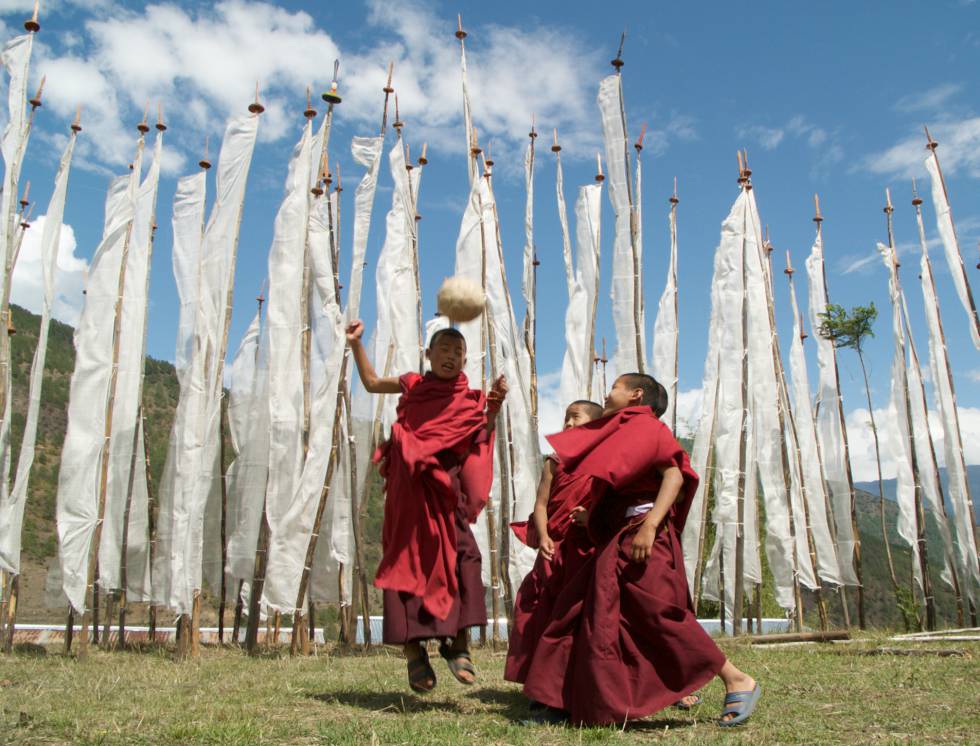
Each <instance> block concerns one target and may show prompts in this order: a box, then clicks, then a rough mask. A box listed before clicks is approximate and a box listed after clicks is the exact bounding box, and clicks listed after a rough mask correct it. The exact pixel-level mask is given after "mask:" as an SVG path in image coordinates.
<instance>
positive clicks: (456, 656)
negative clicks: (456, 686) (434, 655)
mask: <svg viewBox="0 0 980 746" xmlns="http://www.w3.org/2000/svg"><path fill="white" fill-rule="evenodd" d="M439 655H441V656H442V657H443V658H445V659H446V663H448V664H449V672H450V673H452V675H453V676H454V677H455V678H456V681H458V682H459V683H460V684H466V686H472V685H473V684H475V683H476V668H474V667H473V659H472V658H471V657H470V653H469V651H468V650H460V651H455V650H453V649H452V647H451V646H449V645H447V644H446V643H442V644H441V645H440V646H439ZM461 671H466V672H467V673H468V674H470V676H472V677H473V678H472V679H466V678H463V677H462V676H461V675H460V672H461Z"/></svg>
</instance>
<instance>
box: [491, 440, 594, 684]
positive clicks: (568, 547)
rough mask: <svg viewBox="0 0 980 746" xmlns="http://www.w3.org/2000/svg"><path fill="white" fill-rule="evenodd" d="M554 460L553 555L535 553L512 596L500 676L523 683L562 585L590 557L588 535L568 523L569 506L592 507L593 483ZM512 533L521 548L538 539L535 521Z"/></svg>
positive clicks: (551, 502) (551, 498)
mask: <svg viewBox="0 0 980 746" xmlns="http://www.w3.org/2000/svg"><path fill="white" fill-rule="evenodd" d="M549 459H550V460H551V461H552V462H553V468H554V477H553V478H552V482H551V493H550V494H549V495H548V508H547V510H548V536H549V537H551V539H552V540H553V541H554V544H555V550H554V557H553V558H552V559H551V560H548V559H546V558H545V557H544V555H542V554H538V557H537V559H536V560H535V562H534V567H532V568H531V571H530V572H529V573H528V574H527V575H526V576H525V578H524V581H523V582H522V583H521V587H520V589H519V590H518V591H517V596H516V597H515V598H514V623H513V627H512V629H511V630H510V632H509V635H508V639H509V643H508V649H507V664H506V666H505V668H504V678H505V679H506V680H507V681H516V682H518V683H523V682H524V680H525V678H526V677H527V669H528V667H529V666H530V664H531V659H532V658H533V656H534V649H535V646H536V645H537V642H538V640H539V639H540V637H541V633H542V632H543V631H544V629H545V627H546V626H547V624H548V622H549V621H551V611H552V607H553V606H554V602H555V599H557V597H558V594H559V593H560V592H561V589H562V587H563V586H564V584H565V579H566V578H568V577H571V576H572V575H574V573H575V572H576V571H577V570H578V568H579V567H581V566H582V565H583V564H584V563H585V561H586V560H587V559H588V558H589V557H590V556H591V555H592V550H593V544H592V540H591V539H590V538H589V535H588V532H587V531H586V529H585V528H584V527H582V526H578V525H576V524H575V523H573V522H572V517H571V512H572V509H573V508H576V507H579V506H581V507H583V508H586V509H590V508H591V506H592V499H593V496H594V492H593V485H594V484H595V481H594V480H593V479H592V477H591V476H589V475H583V474H580V473H577V472H574V473H573V472H568V471H567V470H566V469H564V468H563V467H562V465H561V463H559V462H558V459H557V458H556V457H554V456H551V457H549ZM511 528H512V529H513V530H514V534H515V535H516V536H517V538H518V539H520V540H521V541H522V542H523V543H524V544H526V545H527V546H529V547H531V548H532V549H537V548H538V546H539V541H540V537H539V536H538V532H537V529H536V527H535V525H534V520H533V518H529V519H528V520H527V521H521V522H519V523H512V524H511Z"/></svg>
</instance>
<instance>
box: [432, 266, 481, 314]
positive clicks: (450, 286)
mask: <svg viewBox="0 0 980 746" xmlns="http://www.w3.org/2000/svg"><path fill="white" fill-rule="evenodd" d="M486 304H487V296H486V294H485V293H484V292H483V288H481V287H480V286H479V284H477V283H476V282H474V281H473V280H471V279H469V278H468V277H461V276H459V275H457V276H455V277H447V278H446V279H445V280H443V283H442V287H440V288H439V294H438V295H437V296H436V305H437V307H438V309H439V313H441V314H442V315H443V316H448V317H449V319H450V320H452V321H456V322H460V321H472V320H473V319H475V318H477V317H478V316H479V315H480V314H481V313H483V309H484V307H485V306H486Z"/></svg>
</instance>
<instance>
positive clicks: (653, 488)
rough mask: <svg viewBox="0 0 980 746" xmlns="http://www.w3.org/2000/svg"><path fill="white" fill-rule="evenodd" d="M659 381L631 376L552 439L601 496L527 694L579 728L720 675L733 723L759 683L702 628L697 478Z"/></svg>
mask: <svg viewBox="0 0 980 746" xmlns="http://www.w3.org/2000/svg"><path fill="white" fill-rule="evenodd" d="M656 396H657V384H656V382H655V381H654V380H653V379H652V378H651V377H649V376H645V375H641V374H635V373H634V374H626V375H624V376H620V377H619V378H618V379H616V382H615V384H614V385H613V388H612V390H611V391H610V392H609V395H608V396H607V397H606V402H605V409H604V414H605V416H604V417H603V418H601V419H599V420H596V421H595V422H592V423H589V424H587V425H584V426H582V427H578V428H573V429H571V430H567V431H564V432H562V433H558V434H556V435H552V436H549V438H548V440H549V442H550V443H551V445H552V447H553V448H554V449H555V453H556V454H557V455H558V458H559V459H560V461H561V463H562V464H563V465H564V466H565V467H566V468H568V469H572V470H574V471H576V472H577V473H581V474H588V475H589V476H590V477H591V478H592V479H593V480H595V482H596V484H597V485H598V489H599V490H600V491H601V494H600V495H599V497H598V498H597V499H596V501H595V502H594V504H593V508H592V510H591V512H590V516H589V521H588V530H589V534H590V536H591V537H592V540H593V541H594V542H595V544H596V551H595V553H594V554H593V556H592V557H591V558H590V559H589V560H588V561H587V563H586V564H585V565H584V566H583V567H582V568H581V569H580V570H579V571H578V572H577V573H575V575H574V577H571V578H569V579H568V580H567V582H566V584H565V586H564V588H563V589H562V591H561V593H560V594H559V596H558V598H557V599H556V600H555V603H554V606H553V609H552V615H551V621H550V622H549V623H548V625H547V626H546V628H545V630H544V632H543V633H542V635H541V638H540V640H539V641H538V644H537V646H536V649H535V651H534V655H533V658H532V660H531V664H530V666H529V668H528V671H527V677H526V680H525V685H524V691H525V693H526V694H527V695H528V696H529V697H531V698H532V699H533V700H537V701H538V702H541V703H543V704H545V705H548V706H549V707H550V708H553V711H562V712H565V713H567V715H568V717H569V718H570V719H571V721H572V722H574V723H582V724H605V723H623V722H624V721H626V720H628V719H636V718H642V717H646V716H647V715H650V714H653V713H655V712H657V711H659V710H661V709H663V708H665V707H667V706H669V705H671V704H674V703H676V702H678V701H680V700H682V698H683V697H685V696H686V695H690V694H691V693H692V692H694V691H696V690H697V689H699V688H701V687H702V686H704V684H706V683H707V682H708V681H710V680H711V679H712V678H713V677H714V676H716V675H717V676H720V677H721V679H722V680H723V681H724V684H725V689H726V697H725V709H724V710H723V712H722V716H721V718H720V719H719V720H718V724H719V725H722V726H731V725H738V724H741V723H743V722H745V720H746V719H747V718H748V717H749V715H750V714H751V713H752V711H753V710H754V708H755V706H756V704H757V702H758V700H759V697H760V695H761V688H760V687H759V686H758V684H757V683H756V682H755V680H754V679H753V678H752V677H751V676H749V675H748V674H745V673H743V672H742V671H740V670H739V669H737V668H736V667H735V666H734V665H733V664H732V663H731V662H730V661H729V660H727V659H726V658H725V655H724V654H723V653H722V652H721V650H719V649H718V646H717V645H715V643H714V641H712V639H711V638H710V637H709V636H708V634H707V633H706V632H705V631H704V630H703V628H702V627H701V625H700V624H698V621H697V618H696V616H695V614H694V609H693V606H692V603H691V597H690V593H689V592H688V587H687V578H686V575H685V571H684V556H683V552H682V550H681V532H682V531H683V529H684V522H685V520H686V519H687V512H688V510H689V508H690V502H691V498H692V496H693V495H694V491H695V489H696V488H697V484H698V476H697V475H696V474H695V473H694V472H693V471H692V470H691V467H690V462H689V461H688V457H687V454H686V453H685V452H684V450H683V449H682V448H681V446H680V444H678V443H677V441H676V439H675V438H674V437H673V435H672V434H671V433H670V430H669V429H668V428H667V426H666V425H664V424H663V423H662V422H660V421H659V420H658V419H657V417H656V416H655V415H654V413H653V411H652V410H651V408H650V404H651V403H652V402H654V401H655V398H656Z"/></svg>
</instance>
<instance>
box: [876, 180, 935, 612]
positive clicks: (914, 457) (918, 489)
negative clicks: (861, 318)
mask: <svg viewBox="0 0 980 746" xmlns="http://www.w3.org/2000/svg"><path fill="white" fill-rule="evenodd" d="M884 212H885V220H886V222H887V226H888V247H889V248H890V249H891V251H892V256H893V258H894V263H893V265H892V267H891V273H892V277H893V278H894V281H895V287H896V289H897V291H898V302H899V303H900V304H901V303H903V301H904V294H903V293H902V287H901V284H900V282H899V279H898V267H899V263H898V253H897V251H896V249H895V235H894V231H893V227H892V213H893V212H894V208H893V207H892V200H891V193H890V191H889V190H887V189H886V190H885V208H884ZM903 324H904V325H905V326H907V324H905V321H904V318H903ZM903 336H904V337H907V341H908V345H909V347H910V348H911V350H912V356H913V362H914V363H916V364H917V363H918V358H917V357H916V356H915V350H914V345H913V342H912V330H911V329H910V328H907V329H906V330H905V333H904V335H903ZM905 342H906V340H905V339H903V340H902V382H901V383H902V392H903V394H904V396H905V418H906V428H907V429H908V438H909V442H908V447H909V457H910V458H909V461H910V466H911V467H912V478H913V481H914V483H915V492H914V500H915V533H916V544H917V547H918V551H919V570H920V572H921V573H922V595H923V597H924V599H925V607H926V629H928V630H930V631H931V630H934V629H935V628H936V602H935V597H934V596H933V593H932V581H931V580H930V578H929V566H928V555H927V548H926V525H925V523H926V515H925V510H924V508H923V500H922V477H921V474H920V472H919V458H918V454H917V453H916V451H915V430H914V425H913V421H912V399H911V396H910V393H909V379H908V369H907V367H906V366H907V358H906V357H905ZM927 414H928V413H927ZM927 435H928V433H927ZM930 438H931V436H930ZM911 590H912V593H913V595H914V594H915V583H914V582H913V583H912V587H911Z"/></svg>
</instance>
